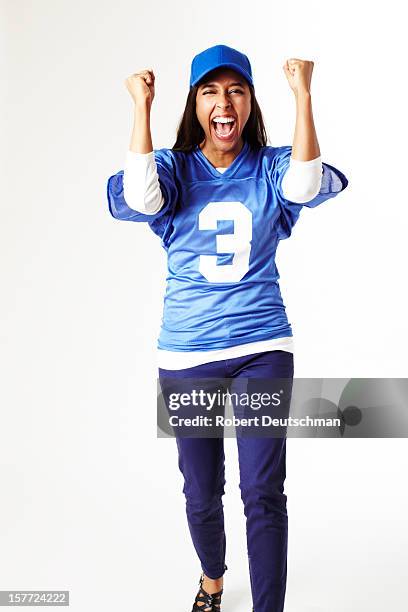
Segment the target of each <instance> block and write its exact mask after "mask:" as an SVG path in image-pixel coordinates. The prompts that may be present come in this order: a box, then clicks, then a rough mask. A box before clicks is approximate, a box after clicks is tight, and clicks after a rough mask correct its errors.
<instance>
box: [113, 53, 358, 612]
mask: <svg viewBox="0 0 408 612" xmlns="http://www.w3.org/2000/svg"><path fill="white" fill-rule="evenodd" d="M283 68H284V72H285V75H286V77H287V80H288V83H289V85H290V87H291V89H292V91H293V92H294V95H295V99H296V127H295V134H294V138H293V145H292V147H290V146H282V147H271V146H267V138H266V132H265V127H264V123H263V119H262V113H261V110H260V108H259V105H258V103H257V100H256V97H255V90H254V83H253V78H252V71H251V65H250V62H249V60H248V58H247V57H246V55H244V54H243V53H241V52H239V51H237V50H235V49H232V48H231V47H227V46H225V45H216V46H214V47H211V48H209V49H206V50H204V51H203V52H201V53H199V54H198V55H196V56H195V57H194V59H193V61H192V65H191V75H190V91H189V94H188V98H187V102H186V107H185V110H184V113H183V116H182V119H181V122H180V125H179V127H178V133H177V140H176V143H175V145H174V146H173V148H172V149H159V150H153V144H152V139H151V133H150V110H151V105H152V101H153V98H154V93H155V90H154V82H155V76H154V74H153V70H151V69H150V70H143V71H141V72H139V73H136V74H134V75H132V76H131V77H129V78H128V79H126V86H127V88H128V90H129V92H130V94H131V96H132V98H133V100H134V103H135V115H134V128H133V132H132V138H131V143H130V148H129V151H128V153H127V157H126V163H125V169H124V171H119V172H118V173H117V174H115V175H113V176H111V177H110V179H109V182H108V201H109V209H110V212H111V213H112V215H113V216H114V217H115V218H117V219H122V220H129V221H146V222H147V223H148V224H149V226H150V228H151V229H152V230H153V231H154V232H155V233H156V234H157V235H159V236H160V237H161V242H162V246H163V247H164V248H165V250H166V252H167V256H168V270H169V274H168V277H167V288H166V295H165V300H164V310H163V320H162V326H161V331H160V336H159V340H158V352H157V354H158V366H159V377H160V381H161V382H162V383H163V385H162V388H164V387H165V381H166V378H167V377H170V378H171V380H172V381H173V382H174V381H177V380H179V382H180V385H182V384H183V379H188V378H190V379H191V378H194V379H195V380H197V379H205V378H207V377H210V378H212V379H219V380H221V379H228V380H231V381H232V383H233V385H234V384H235V385H237V388H238V386H239V384H240V383H241V382H242V381H243V380H244V379H245V380H247V379H251V380H252V379H256V380H259V379H262V378H263V379H276V378H280V377H281V378H284V379H287V380H289V381H291V380H292V379H293V336H292V330H291V326H290V324H289V322H288V320H287V317H286V311H285V306H284V304H283V301H282V297H281V293H280V289H279V284H278V279H279V274H278V270H277V268H276V265H275V253H276V248H277V245H278V243H279V240H282V239H285V238H288V237H289V236H290V235H291V231H292V227H293V225H294V224H295V223H296V221H297V219H298V217H299V215H300V211H301V209H302V207H303V206H307V207H309V208H313V207H315V206H317V205H319V204H321V203H322V202H324V201H325V200H327V199H329V198H333V197H335V196H336V195H337V194H338V193H340V192H341V191H342V190H344V189H345V188H346V186H347V184H348V181H347V179H346V177H345V176H344V175H343V174H342V173H341V172H340V171H339V170H337V169H336V168H334V167H333V166H330V165H329V164H326V163H324V164H323V163H322V161H321V156H320V150H319V144H318V141H317V136H316V132H315V127H314V123H313V116H312V107H311V93H310V84H311V76H312V70H313V62H310V61H304V60H300V59H290V60H288V61H287V62H285V65H284V67H283ZM180 388H181V387H180ZM164 395H165V396H166V393H164ZM166 397H167V396H166ZM234 410H236V406H235V405H234ZM176 442H177V448H178V456H179V468H180V470H181V472H182V474H183V476H184V488H183V492H184V494H185V496H186V512H187V520H188V526H189V530H190V533H191V537H192V541H193V544H194V547H195V549H196V552H197V555H198V557H199V559H200V563H201V568H202V574H201V577H200V581H199V584H200V589H199V591H198V593H197V596H196V599H195V602H194V604H193V612H194V611H197V610H200V611H201V612H216V611H217V612H219V611H220V606H221V595H222V593H223V574H224V572H225V570H226V569H227V566H226V564H225V551H226V545H225V544H226V542H225V532H224V516H223V504H222V501H221V499H222V495H223V494H224V484H225V478H224V447H223V438H222V436H218V437H205V436H203V437H189V436H185V437H184V436H180V435H178V436H176ZM237 444H238V455H239V467H240V489H241V497H242V500H243V503H244V512H245V515H246V519H247V522H246V528H247V545H248V559H249V572H250V580H251V590H252V598H253V606H254V607H253V610H255V611H256V612H281V611H282V610H283V607H284V599H285V590H286V574H287V510H286V495H285V494H284V492H283V491H284V480H285V467H286V466H285V461H286V437H285V436H281V437H279V438H277V437H265V436H261V435H259V436H256V435H255V436H245V435H244V436H237Z"/></svg>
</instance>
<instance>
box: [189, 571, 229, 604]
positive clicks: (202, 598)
mask: <svg viewBox="0 0 408 612" xmlns="http://www.w3.org/2000/svg"><path fill="white" fill-rule="evenodd" d="M203 581H204V572H203V573H202V574H201V577H200V580H199V582H198V584H199V585H200V589H199V591H198V593H197V595H196V598H195V602H194V605H193V609H192V610H191V612H221V595H222V593H223V590H224V589H221V591H218V592H217V593H211V595H210V593H207V591H205V590H204V589H203ZM198 602H200V604H202V605H200V606H199V605H198Z"/></svg>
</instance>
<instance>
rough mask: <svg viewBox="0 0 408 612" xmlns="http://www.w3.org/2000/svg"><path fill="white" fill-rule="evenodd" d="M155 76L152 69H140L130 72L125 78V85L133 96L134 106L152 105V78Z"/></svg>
mask: <svg viewBox="0 0 408 612" xmlns="http://www.w3.org/2000/svg"><path fill="white" fill-rule="evenodd" d="M155 78H156V77H155V76H154V73H153V69H152V68H150V69H149V70H141V71H140V72H136V73H135V74H132V75H131V76H129V77H128V78H127V79H125V85H126V87H127V89H128V91H129V93H130V95H131V96H132V98H133V101H134V103H135V105H136V106H146V105H147V106H148V107H149V108H150V107H151V105H152V102H153V98H154V80H155Z"/></svg>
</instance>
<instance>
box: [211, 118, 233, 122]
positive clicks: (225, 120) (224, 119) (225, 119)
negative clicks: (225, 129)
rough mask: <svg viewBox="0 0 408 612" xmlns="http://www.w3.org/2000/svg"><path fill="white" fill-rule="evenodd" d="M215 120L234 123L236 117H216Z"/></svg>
mask: <svg viewBox="0 0 408 612" xmlns="http://www.w3.org/2000/svg"><path fill="white" fill-rule="evenodd" d="M213 121H214V122H215V123H232V122H233V121H235V119H234V118H233V117H216V118H215V119H213Z"/></svg>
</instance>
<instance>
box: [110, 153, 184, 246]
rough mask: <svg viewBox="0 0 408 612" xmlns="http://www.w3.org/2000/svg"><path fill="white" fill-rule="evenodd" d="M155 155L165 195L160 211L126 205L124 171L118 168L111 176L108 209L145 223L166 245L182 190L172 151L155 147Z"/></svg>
mask: <svg viewBox="0 0 408 612" xmlns="http://www.w3.org/2000/svg"><path fill="white" fill-rule="evenodd" d="M154 157H155V161H156V167H157V173H158V176H159V184H160V189H161V191H162V194H163V198H164V204H163V206H162V207H161V209H160V210H159V211H157V212H156V213H153V214H148V213H143V212H139V211H137V210H134V209H133V208H130V207H129V206H128V205H127V203H126V200H125V197H124V191H123V174H124V171H123V170H119V172H117V173H116V174H114V175H112V176H111V177H109V179H108V183H107V199H108V206H109V212H110V213H111V215H112V216H113V217H114V218H115V219H119V220H121V221H139V222H142V221H144V222H146V223H147V224H148V225H149V226H150V229H151V230H152V231H153V232H154V233H155V234H157V235H158V236H159V237H160V238H161V239H162V244H163V246H166V244H167V239H168V236H169V234H170V233H171V224H172V220H173V217H174V214H175V210H176V206H177V202H178V197H179V189H178V185H177V179H176V172H175V164H174V160H173V158H172V155H171V153H170V150H169V149H158V150H155V152H154Z"/></svg>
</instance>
